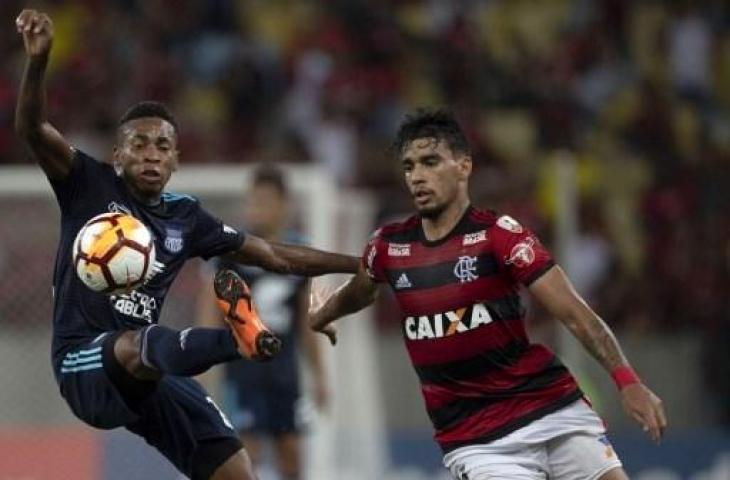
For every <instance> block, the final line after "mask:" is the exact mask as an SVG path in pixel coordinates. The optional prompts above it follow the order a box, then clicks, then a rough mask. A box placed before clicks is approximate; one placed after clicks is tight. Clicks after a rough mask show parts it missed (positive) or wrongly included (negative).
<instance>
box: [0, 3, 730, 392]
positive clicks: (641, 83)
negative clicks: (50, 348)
mask: <svg viewBox="0 0 730 480" xmlns="http://www.w3.org/2000/svg"><path fill="white" fill-rule="evenodd" d="M30 4H31V5H33V6H43V7H44V8H46V9H47V10H48V11H49V13H50V14H51V16H52V18H53V19H54V22H55V28H56V39H55V43H54V52H53V58H52V62H51V66H50V72H51V74H50V80H49V90H50V95H49V98H50V111H51V118H52V120H53V122H54V123H55V124H57V125H58V126H59V127H60V129H61V130H63V131H64V133H65V134H67V135H68V136H69V138H70V139H71V140H72V142H73V143H74V144H75V145H77V146H79V147H81V148H83V149H86V150H89V151H90V152H92V153H95V154H97V155H100V156H102V157H104V156H108V152H109V149H110V142H111V140H112V139H113V137H112V133H113V129H114V126H115V123H116V120H117V118H119V116H120V115H121V113H122V112H123V111H124V110H125V108H126V107H127V106H129V105H130V104H131V103H134V102H135V101H138V100H141V99H157V100H162V101H164V102H167V103H168V104H169V105H170V106H171V107H172V108H173V110H174V112H175V113H176V114H177V116H178V117H179V118H178V120H179V121H180V123H181V125H182V136H181V149H182V152H183V153H182V154H183V161H185V162H196V163H200V162H252V161H261V160H276V161H282V162H316V163H321V164H323V165H325V166H326V167H327V168H328V170H329V171H331V172H333V173H334V174H335V175H336V176H337V178H338V180H339V181H340V182H341V183H342V184H344V185H350V186H356V187H366V188H372V189H374V190H375V191H377V192H378V194H379V196H381V198H388V199H389V201H388V204H387V205H383V206H382V212H381V217H382V218H388V217H391V216H393V215H397V214H399V213H402V212H404V211H407V210H408V209H409V200H408V198H406V196H405V192H404V189H403V188H402V184H401V180H400V175H399V166H398V164H397V162H395V161H394V159H393V158H392V156H390V155H389V154H388V146H389V143H390V141H391V140H392V136H393V133H394V131H395V129H396V127H397V124H398V122H399V121H400V120H401V118H402V116H403V115H404V113H406V112H408V111H410V110H412V109H413V108H415V107H418V106H423V105H428V106H448V107H449V108H451V109H452V110H454V111H455V112H456V113H457V115H458V117H459V118H460V120H461V121H462V123H463V124H464V126H465V127H466V129H467V130H468V134H469V137H470V140H471V142H472V145H473V147H474V159H475V175H474V178H473V183H472V192H473V194H474V196H475V199H474V200H475V203H477V204H481V205H483V206H491V207H495V208H498V209H500V210H503V211H506V212H509V213H510V214H512V215H513V216H515V217H517V218H519V219H521V220H522V221H523V222H524V223H526V224H528V225H531V226H532V227H533V228H534V229H536V230H537V231H538V232H539V233H540V234H541V236H542V237H543V238H544V239H545V241H546V242H547V243H551V233H552V232H551V229H550V225H551V224H552V221H553V220H554V218H555V215H556V202H555V200H554V198H555V195H554V194H555V192H556V189H558V188H561V187H560V183H559V179H558V176H557V175H556V171H557V169H556V165H557V164H558V163H559V162H562V161H564V160H566V159H568V160H570V161H571V162H573V163H574V164H575V165H576V169H577V170H576V171H577V178H578V195H579V198H580V200H581V201H580V206H581V208H580V215H579V218H580V222H579V224H580V236H579V238H578V239H576V241H575V242H574V244H573V245H570V248H569V249H568V252H569V255H570V256H571V258H572V262H571V264H572V265H573V269H572V273H573V277H574V279H575V281H576V284H577V287H578V289H579V290H580V291H581V292H582V293H583V294H584V295H585V296H587V297H588V298H589V299H590V301H591V302H592V303H593V304H594V305H596V306H597V307H598V309H599V310H600V312H601V313H602V314H603V316H604V317H605V318H606V320H607V321H608V322H609V323H611V324H612V325H614V326H616V327H617V328H621V329H624V330H626V331H632V332H635V333H643V332H646V331H654V332H656V331H661V332H675V331H686V332H691V333H697V334H698V335H702V336H704V337H705V338H706V341H707V342H709V344H708V345H710V346H712V345H714V346H716V347H720V348H708V349H707V351H708V352H711V353H708V358H707V361H708V364H709V365H711V366H712V368H709V369H708V372H709V375H711V376H714V377H713V378H710V379H709V380H710V384H717V385H725V387H724V388H727V389H728V390H730V386H727V383H728V382H727V379H728V378H730V372H728V371H723V369H728V368H730V367H729V366H728V365H729V364H730V360H728V350H729V349H728V348H727V345H728V343H729V342H730V295H727V294H726V292H727V288H728V285H730V278H729V275H728V272H729V268H728V266H729V265H730V235H729V232H730V208H728V207H730V205H729V203H730V195H727V193H726V191H725V190H724V189H725V188H727V186H728V185H730V168H729V165H730V6H728V3H727V2H725V1H722V0H716V1H713V0H707V1H702V0H695V1H690V0H684V1H682V0H677V1H659V0H646V1H638V2H637V1H634V2H632V1H630V0H549V1H548V0H545V1H535V0H509V1H507V0H482V1H478V0H472V1H468V0H463V1H440V0H431V1H415V0H398V1H385V0H370V1H366V0H350V1H345V0H342V1H336V0H330V1H324V0H323V1H319V2H315V1H283V0H274V1H267V0H250V1H242V0H241V1H234V0H208V1H205V2H201V1H195V0H180V1H174V2H173V1H165V0H106V1H103V0H75V1H53V2H50V1H49V2H46V3H45V4H39V3H38V2H30ZM23 6H25V4H24V3H22V2H18V1H15V0H4V1H3V2H1V3H0V14H1V15H0V18H3V19H4V21H5V28H3V29H0V55H1V56H2V58H3V59H4V60H3V62H2V63H0V123H1V124H2V125H3V128H2V129H0V162H10V163H12V162H27V160H26V158H25V156H24V154H23V152H21V151H20V148H19V146H18V145H17V142H16V141H15V139H14V137H13V134H12V129H11V128H10V126H11V125H12V117H13V108H14V102H15V98H16V90H17V83H18V78H19V76H20V71H21V66H22V60H23V55H22V46H21V42H20V40H19V38H18V37H17V35H16V33H15V30H14V28H13V23H12V19H13V18H15V15H17V13H18V12H19V11H20V9H21V8H22V7H23ZM6 127H7V128H6ZM394 199H397V200H394ZM713 355H714V357H713ZM728 398H730V397H728Z"/></svg>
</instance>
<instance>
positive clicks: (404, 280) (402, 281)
mask: <svg viewBox="0 0 730 480" xmlns="http://www.w3.org/2000/svg"><path fill="white" fill-rule="evenodd" d="M412 286H413V284H412V283H411V281H410V280H409V279H408V275H406V274H405V273H401V274H400V277H398V281H397V282H395V289H396V290H402V289H404V288H411V287H412Z"/></svg>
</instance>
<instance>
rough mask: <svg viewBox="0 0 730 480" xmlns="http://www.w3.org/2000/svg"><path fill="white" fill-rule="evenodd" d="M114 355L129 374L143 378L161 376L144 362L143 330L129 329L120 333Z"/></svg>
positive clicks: (152, 378)
mask: <svg viewBox="0 0 730 480" xmlns="http://www.w3.org/2000/svg"><path fill="white" fill-rule="evenodd" d="M114 356H115V357H116V359H117V361H118V362H119V364H120V365H121V366H122V368H124V369H125V370H126V371H127V372H129V374H131V375H132V376H133V377H135V378H139V379H142V380H154V379H157V378H159V377H160V374H159V373H158V372H155V371H154V370H152V369H150V368H148V367H147V366H145V365H144V363H142V331H141V330H135V331H128V332H124V333H122V334H121V335H119V336H118V337H117V339H116V342H115V343H114Z"/></svg>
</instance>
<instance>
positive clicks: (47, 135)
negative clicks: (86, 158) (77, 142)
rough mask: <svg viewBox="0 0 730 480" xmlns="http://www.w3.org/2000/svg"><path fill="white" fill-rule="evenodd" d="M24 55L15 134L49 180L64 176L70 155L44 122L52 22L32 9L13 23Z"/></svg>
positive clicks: (61, 138) (47, 123) (63, 141)
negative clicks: (23, 47)
mask: <svg viewBox="0 0 730 480" xmlns="http://www.w3.org/2000/svg"><path fill="white" fill-rule="evenodd" d="M15 24H16V29H17V31H18V33H20V34H21V35H22V37H23V44H24V46H25V51H26V54H27V60H26V63H25V69H24V71H23V77H22V79H21V83H20V90H19V93H18V103H17V105H16V109H15V131H16V132H17V134H18V136H20V138H22V139H23V140H24V141H25V143H26V144H27V145H28V147H29V148H30V150H31V151H32V153H33V156H34V157H35V158H36V160H37V161H38V163H39V164H40V166H41V168H43V170H44V171H45V173H46V175H48V177H49V178H52V179H61V178H63V177H64V176H65V175H67V174H68V172H69V170H70V168H71V163H72V160H73V152H72V150H71V147H70V146H69V145H68V143H67V142H66V141H65V140H64V138H63V137H62V136H61V134H60V133H58V131H57V130H56V129H55V128H54V127H53V126H52V125H51V124H50V123H49V122H48V119H47V105H46V103H47V102H46V88H45V73H46V67H47V65H48V56H49V54H50V51H51V45H52V43H53V23H52V22H51V20H50V18H48V16H47V15H46V14H44V13H42V12H38V11H36V10H23V11H22V12H21V13H20V15H19V16H18V18H17V19H16V21H15Z"/></svg>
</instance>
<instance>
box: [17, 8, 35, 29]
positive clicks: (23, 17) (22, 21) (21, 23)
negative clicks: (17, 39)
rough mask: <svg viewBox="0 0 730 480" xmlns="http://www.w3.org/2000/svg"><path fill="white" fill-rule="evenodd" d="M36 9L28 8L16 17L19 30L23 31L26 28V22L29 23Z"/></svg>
mask: <svg viewBox="0 0 730 480" xmlns="http://www.w3.org/2000/svg"><path fill="white" fill-rule="evenodd" d="M34 11H35V10H31V9H28V8H26V9H25V10H23V11H22V12H20V14H19V15H18V16H17V18H16V19H15V26H16V28H17V29H18V31H19V32H22V31H23V30H24V29H25V26H26V24H27V23H28V20H29V19H30V17H31V16H32V15H33V12H34Z"/></svg>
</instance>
